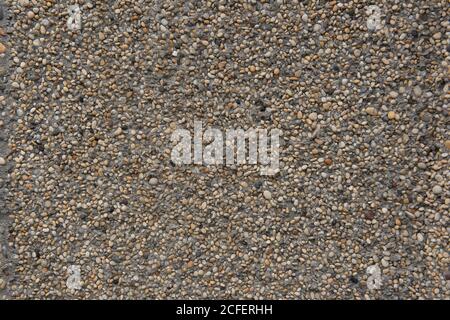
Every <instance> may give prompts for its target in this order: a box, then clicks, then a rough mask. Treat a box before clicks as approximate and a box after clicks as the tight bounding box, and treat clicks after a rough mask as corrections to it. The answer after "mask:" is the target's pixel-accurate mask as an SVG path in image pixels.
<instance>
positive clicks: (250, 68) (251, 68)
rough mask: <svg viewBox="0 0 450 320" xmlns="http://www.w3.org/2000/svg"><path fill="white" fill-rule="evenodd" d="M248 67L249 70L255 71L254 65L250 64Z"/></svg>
mask: <svg viewBox="0 0 450 320" xmlns="http://www.w3.org/2000/svg"><path fill="white" fill-rule="evenodd" d="M248 69H249V70H250V72H255V71H256V67H255V66H250V67H249V68H248Z"/></svg>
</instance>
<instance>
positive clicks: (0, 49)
mask: <svg viewBox="0 0 450 320" xmlns="http://www.w3.org/2000/svg"><path fill="white" fill-rule="evenodd" d="M5 52H6V47H5V45H4V44H3V43H0V53H5Z"/></svg>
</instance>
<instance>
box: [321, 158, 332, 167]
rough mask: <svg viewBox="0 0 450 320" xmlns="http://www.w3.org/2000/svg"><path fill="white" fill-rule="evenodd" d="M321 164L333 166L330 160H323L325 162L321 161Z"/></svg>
mask: <svg viewBox="0 0 450 320" xmlns="http://www.w3.org/2000/svg"><path fill="white" fill-rule="evenodd" d="M323 163H325V164H326V165H327V166H331V165H332V164H333V160H331V159H325V160H324V161H323Z"/></svg>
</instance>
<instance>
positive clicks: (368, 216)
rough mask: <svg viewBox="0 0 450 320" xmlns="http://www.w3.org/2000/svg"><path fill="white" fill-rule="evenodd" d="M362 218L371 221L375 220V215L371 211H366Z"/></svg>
mask: <svg viewBox="0 0 450 320" xmlns="http://www.w3.org/2000/svg"><path fill="white" fill-rule="evenodd" d="M364 217H365V218H366V219H367V220H373V218H375V213H373V211H367V212H366V213H365V214H364Z"/></svg>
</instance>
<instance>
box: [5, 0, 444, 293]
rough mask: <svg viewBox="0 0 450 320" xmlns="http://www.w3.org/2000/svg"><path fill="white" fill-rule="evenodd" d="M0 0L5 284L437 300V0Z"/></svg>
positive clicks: (17, 288) (440, 284)
mask: <svg viewBox="0 0 450 320" xmlns="http://www.w3.org/2000/svg"><path fill="white" fill-rule="evenodd" d="M4 2H5V4H4V5H3V6H2V11H1V17H0V18H1V19H0V22H1V28H0V30H1V32H0V37H1V38H0V42H1V43H0V61H1V64H0V72H1V74H0V76H1V80H2V82H1V83H0V90H1V92H0V94H1V96H0V108H1V109H0V110H1V114H2V119H1V120H0V124H1V128H0V131H1V135H0V138H1V139H0V151H1V154H0V173H1V180H0V181H1V185H0V187H1V192H0V196H1V199H2V202H3V205H2V209H1V210H2V211H0V216H1V217H0V228H1V230H0V231H1V234H2V237H1V238H0V239H2V242H3V243H2V252H1V258H0V263H1V270H0V295H3V298H6V299H22V298H44V299H54V298H100V299H106V298H120V299H131V298H136V299H144V298H145V299H153V298H156V299H162V298H166V299H167V298H170V299H173V298H226V299H228V298H252V299H253V298H255V299H260V298H266V299H319V298H320V299H379V298H383V299H418V298H425V299H448V298H450V296H449V288H450V286H449V279H450V272H449V254H448V248H449V233H448V231H449V228H448V224H449V204H450V197H449V189H448V186H449V175H450V172H449V152H450V135H449V128H450V126H449V124H450V122H449V117H448V98H449V85H448V74H449V73H448V71H449V49H450V44H449V40H448V35H449V31H450V30H449V17H450V15H449V13H450V7H449V4H448V2H447V1H446V0H428V1H424V0H406V1H403V0H402V1H397V0H393V1H384V0H379V1H373V2H372V1H357V0H352V1H297V0H292V1H283V0H277V1H252V0H248V1H243V0H236V1H224V0H219V1H186V0H183V1H181V0H180V1H170V0H166V1H149V0H133V1H131V0H129V1H125V0H118V1H94V0H92V1H90V2H89V1H83V0H79V1H75V0H73V1H57V0H47V1H36V0H17V1H13V0H6V1H4ZM75 3H78V5H79V8H80V9H81V26H82V28H81V30H73V31H71V30H70V29H69V26H68V24H67V20H68V18H69V15H68V7H69V5H72V4H75ZM373 4H376V5H377V8H379V11H377V10H376V9H374V7H371V5H373ZM6 73H8V74H6ZM194 119H197V120H203V122H204V125H205V126H207V125H210V126H214V127H217V128H221V129H223V130H224V129H226V128H237V127H242V128H250V127H253V128H269V129H271V128H279V129H281V130H282V131H283V135H282V151H281V155H280V160H281V162H282V163H281V167H280V172H279V173H278V174H277V175H274V176H261V175H260V174H259V170H258V169H257V168H255V167H254V166H251V165H236V166H232V167H228V166H210V167H207V166H200V165H185V166H175V165H174V164H173V163H172V162H171V157H170V152H171V148H172V144H171V141H170V136H171V133H172V132H173V131H174V130H175V128H187V129H191V130H192V127H193V122H194ZM77 266H78V267H79V271H80V277H79V279H80V280H81V283H80V284H79V286H77V285H76V281H75V282H74V280H76V279H75V278H73V277H75V275H74V272H75V271H74V270H76V267H77Z"/></svg>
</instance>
